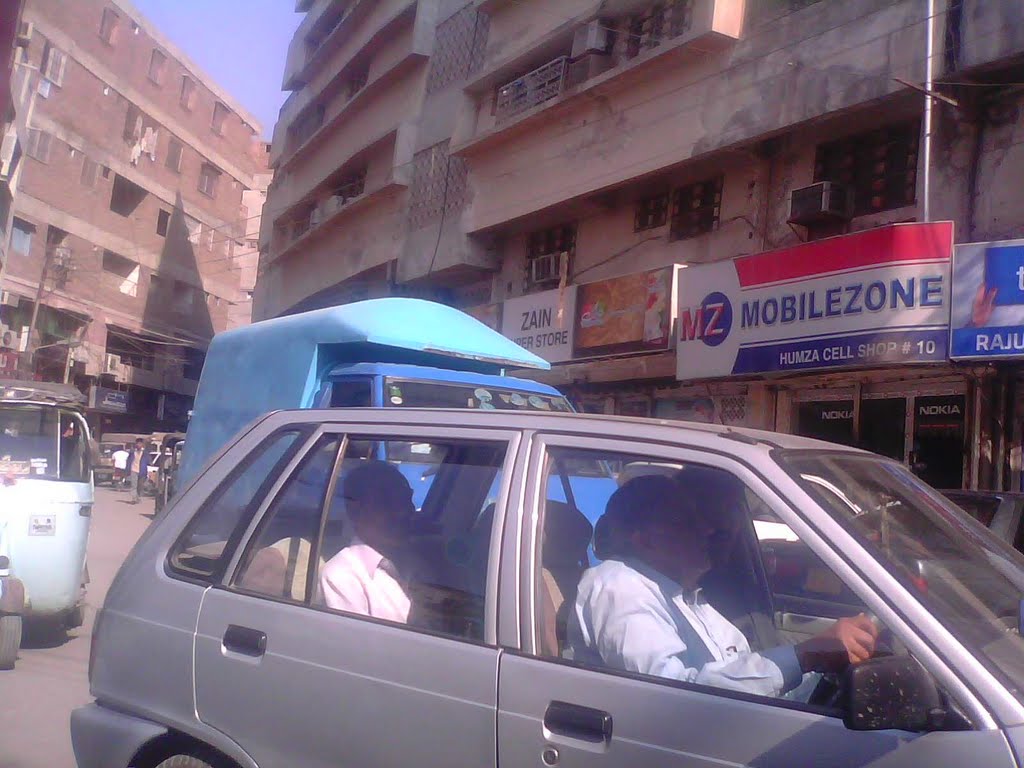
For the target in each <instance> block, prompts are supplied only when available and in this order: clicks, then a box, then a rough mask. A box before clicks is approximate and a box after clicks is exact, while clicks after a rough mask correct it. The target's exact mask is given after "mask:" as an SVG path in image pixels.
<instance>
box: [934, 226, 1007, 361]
mask: <svg viewBox="0 0 1024 768" xmlns="http://www.w3.org/2000/svg"><path fill="white" fill-rule="evenodd" d="M953 302H954V303H953V311H952V315H953V316H952V318H951V320H950V327H951V330H950V349H949V356H950V357H952V358H961V359H970V358H976V359H992V358H997V357H1002V358H1007V357H1024V240H1005V241H1002V242H995V243H966V244H964V245H958V246H957V247H956V253H955V255H954V257H953Z"/></svg>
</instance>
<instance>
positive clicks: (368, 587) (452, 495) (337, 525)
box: [315, 435, 508, 641]
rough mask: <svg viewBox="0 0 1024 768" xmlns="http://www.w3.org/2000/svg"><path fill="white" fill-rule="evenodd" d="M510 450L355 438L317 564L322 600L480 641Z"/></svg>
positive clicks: (342, 466)
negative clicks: (497, 499) (494, 498)
mask: <svg viewBox="0 0 1024 768" xmlns="http://www.w3.org/2000/svg"><path fill="white" fill-rule="evenodd" d="M507 451H508V446H507V444H506V443H503V442H490V441H486V442H485V441H469V440H424V439H419V438H417V439H400V438H396V439H387V440H381V439H374V438H372V437H365V436H360V435H354V436H350V438H349V440H348V443H347V449H346V451H345V455H344V457H343V459H342V461H341V463H340V467H339V474H338V478H337V481H336V484H335V489H334V494H333V496H332V499H331V502H330V507H329V511H328V516H327V519H326V521H325V524H324V535H323V541H322V545H321V548H320V553H321V562H320V563H318V568H319V572H318V582H317V583H318V591H317V595H316V598H315V600H316V604H318V605H319V606H320V607H323V608H327V609H330V610H336V611H342V612H345V613H351V614H358V615H363V616H369V617H372V618H375V619H381V620H385V621H391V622H396V623H399V624H405V625H408V626H410V627H414V628H417V629H424V630H429V631H433V632H437V633H440V634H443V635H448V636H452V637H458V638H464V639H468V640H474V641H482V640H483V637H484V599H485V591H486V589H485V587H486V580H487V558H488V552H489V548H490V542H491V531H492V527H493V519H494V510H495V506H494V505H493V504H486V503H485V502H486V500H487V498H488V495H489V492H490V491H491V489H492V488H493V487H494V484H495V482H496V480H497V479H498V478H500V476H501V473H502V469H503V466H504V462H505V457H506V454H507Z"/></svg>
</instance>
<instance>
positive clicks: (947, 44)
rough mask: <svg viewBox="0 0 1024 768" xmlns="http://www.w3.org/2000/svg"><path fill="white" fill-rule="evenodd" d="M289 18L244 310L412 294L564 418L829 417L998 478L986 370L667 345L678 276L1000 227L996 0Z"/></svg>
mask: <svg viewBox="0 0 1024 768" xmlns="http://www.w3.org/2000/svg"><path fill="white" fill-rule="evenodd" d="M298 9H299V10H304V11H305V13H306V17H305V19H304V21H303V23H302V25H301V26H300V28H299V31H298V33H297V34H296V37H295V39H294V41H293V43H292V48H291V50H290V55H289V61H288V65H287V69H286V73H285V78H284V85H285V87H286V88H287V89H290V90H292V91H293V93H292V96H291V98H290V99H289V100H288V103H287V104H286V105H285V108H284V109H283V110H282V113H281V118H280V121H279V123H278V125H277V127H276V129H275V133H274V142H273V149H272V152H271V156H272V160H271V163H272V165H273V167H274V168H275V169H276V170H277V176H276V177H275V182H274V184H273V185H272V186H271V190H270V194H269V205H268V210H271V211H273V212H274V214H273V216H268V217H265V219H264V222H263V229H262V234H261V242H260V246H261V268H260V269H261V273H260V278H259V280H258V283H257V288H256V298H255V307H254V316H256V317H269V316H275V315H279V314H282V313H287V312H292V311H297V310H300V309H303V308H309V307H315V306H324V305H328V304H332V303H339V302H343V301H351V300H354V299H357V298H363V297H368V296H377V295H387V294H411V295H422V296H428V297H432V298H436V299H439V300H442V301H446V302H449V303H452V304H455V305H456V306H460V307H462V308H465V309H466V310H467V311H470V312H472V313H473V314H475V315H476V316H478V317H480V318H481V319H484V320H485V321H487V322H491V323H492V324H494V325H495V327H500V328H501V329H502V331H503V332H504V333H506V334H507V335H509V336H511V337H513V338H517V339H521V340H522V341H523V343H527V344H533V345H534V348H535V349H537V350H540V351H541V353H542V354H545V355H547V356H548V357H549V359H551V360H552V361H553V362H554V363H556V364H555V366H554V368H553V370H552V371H551V372H550V373H549V374H545V375H544V376H543V378H545V379H546V380H548V381H549V382H551V383H554V384H555V385H557V386H559V387H561V388H562V389H563V390H565V391H566V392H567V393H569V394H570V395H571V396H572V397H573V399H574V400H575V401H576V403H577V404H578V405H579V406H580V407H581V408H584V409H587V410H598V411H606V412H614V413H628V414H640V415H654V416H663V417H668V418H709V419H714V420H715V421H721V422H723V423H727V424H738V425H749V426H760V427H768V428H772V429H779V430H782V431H794V432H804V433H810V434H823V435H827V436H829V435H830V436H832V437H833V438H834V439H841V440H844V441H846V442H853V443H857V444H861V445H866V446H867V447H870V448H873V449H875V450H878V451H880V452H883V453H889V454H890V455H893V456H894V457H896V458H900V459H903V460H905V461H908V462H911V463H915V464H920V465H922V466H924V465H926V464H927V465H929V466H931V467H932V469H931V470H928V471H931V472H932V474H931V475H930V476H929V479H931V480H932V481H933V482H935V483H937V484H941V483H948V484H952V485H968V486H971V487H976V486H978V485H979V484H980V485H982V486H985V485H986V484H988V483H990V482H995V480H996V478H997V475H998V473H999V472H1000V469H999V467H1000V466H1001V462H1002V461H1003V459H1001V458H1000V456H999V455H997V454H998V451H997V450H995V448H994V447H993V446H994V443H993V442H991V440H995V438H994V437H991V434H994V433H990V430H997V429H1001V427H998V425H995V421H997V420H998V418H999V417H998V416H997V413H996V411H995V410H992V409H991V408H989V406H988V405H987V403H989V402H990V401H991V399H992V398H993V397H995V396H996V395H995V394H994V393H995V390H993V389H992V387H994V386H996V384H995V383H994V381H995V380H994V379H993V378H992V377H993V372H992V370H991V369H989V368H985V367H984V366H982V367H978V366H973V367H969V366H963V365H957V364H954V363H951V362H950V361H949V360H948V359H947V357H946V356H945V354H944V353H943V354H942V355H936V358H935V359H932V358H929V359H927V360H925V359H914V360H911V361H910V362H907V363H905V364H904V363H901V362H900V361H898V360H890V359H885V360H882V359H878V360H873V361H862V362H859V363H856V364H848V365H844V366H840V367H838V368H836V369H835V370H831V369H830V370H828V371H824V372H822V371H819V370H817V369H814V370H813V372H811V368H808V369H807V371H806V372H801V371H800V370H797V369H793V370H787V371H781V370H761V371H751V372H748V373H747V374H745V375H737V374H733V373H727V374H723V375H714V376H700V377H694V376H690V375H688V374H687V373H686V371H687V368H686V366H685V365H683V364H682V363H681V358H682V357H683V355H684V353H685V354H698V353H699V354H707V350H706V349H705V350H702V351H700V352H697V351H696V350H694V349H693V348H692V347H691V348H687V347H685V346H684V345H682V344H681V343H678V342H677V339H678V338H679V331H680V326H679V322H678V321H679V318H680V316H681V314H682V313H683V312H684V310H685V309H686V308H685V307H682V306H677V300H678V294H679V290H678V288H679V286H683V285H686V284H687V283H686V281H688V280H689V279H690V275H691V274H692V276H693V279H694V280H698V279H700V276H701V275H702V274H705V273H701V272H700V271H698V270H697V269H696V268H697V267H699V266H701V265H705V264H714V263H719V262H732V260H735V259H742V258H743V257H749V256H754V255H757V254H775V255H777V258H778V260H780V262H781V261H782V260H785V259H797V258H799V256H797V255H794V254H793V253H790V251H792V250H793V249H794V248H799V247H800V246H801V245H802V244H804V243H807V242H812V241H818V240H823V239H825V238H829V237H834V238H837V239H836V241H835V242H837V243H839V244H838V245H835V244H834V243H833V241H829V242H830V243H832V244H830V245H829V246H827V247H828V248H832V249H847V250H849V249H853V250H856V249H857V248H859V247H861V246H860V244H862V243H865V242H867V241H866V240H864V239H863V238H861V236H860V235H859V234H858V233H866V232H868V231H870V230H875V229H877V228H879V227H887V226H889V225H895V224H905V223H913V222H924V221H952V222H953V224H954V228H953V232H954V236H955V239H956V242H958V243H962V242H971V241H975V240H997V239H1006V238H1011V237H1015V236H1016V237H1021V236H1022V234H1021V233H1022V232H1024V198H1022V197H1021V195H1020V194H1019V183H1018V182H1017V181H1015V179H1016V178H1017V177H1018V176H1019V174H1020V172H1021V169H1022V168H1024V148H1022V147H1024V145H1022V143H1021V138H1022V136H1024V133H1022V132H1024V123H1022V121H1021V118H1020V115H1021V111H1020V109H1021V105H1022V103H1024V95H1022V91H1021V88H1020V83H1021V82H1024V69H1022V68H1021V61H1022V56H1024V11H1022V7H1021V5H1020V2H1019V0H934V2H928V0H848V2H842V3H839V2H825V1H824V0H817V1H815V0H661V1H660V2H651V1H650V0H606V1H605V2H598V0H561V1H560V2H558V3H550V2H545V1H544V0H515V1H514V2H513V1H512V0H475V2H468V3H467V2H465V0H461V1H457V0H451V1H450V2H449V1H447V0H433V1H430V0H420V2H397V1H396V2H385V1H383V0H382V2H378V3H368V2H359V1H358V0H353V1H352V2H341V1H338V0H336V1H335V2H329V1H327V0H320V1H319V2H312V3H310V2H300V3H299V4H298ZM356 180H358V181H359V183H357V184H354V182H355V181H356ZM346 190H348V191H346ZM890 231H895V230H894V229H890V230H885V232H886V233H888V232H890ZM922 231H925V232H939V231H947V232H948V229H947V230H922ZM844 237H845V238H852V239H850V240H842V239H841V238H844ZM872 237H873V236H872ZM878 237H879V238H881V239H877V238H876V239H872V240H871V242H872V243H883V241H885V238H889V237H890V235H889V234H884V233H883V234H881V235H879V236H878ZM891 237H892V238H895V239H894V240H892V242H893V243H896V242H897V241H898V240H899V238H900V237H902V236H901V235H892V236H891ZM886 242H887V241H886ZM950 245H951V244H949V243H947V245H946V246H945V252H946V256H945V259H946V262H947V265H946V267H947V270H948V260H949V252H950V250H951V248H950ZM871 247H873V248H880V249H882V251H883V252H882V253H879V254H875V255H876V256H878V257H879V258H882V259H883V260H884V259H886V258H896V257H897V256H898V254H896V253H895V251H893V250H892V249H894V248H896V247H897V246H896V245H884V244H883V245H877V244H876V245H873V246H871ZM887 249H888V250H887ZM801 253H802V251H801ZM825 253H826V254H827V253H829V252H828V251H825ZM773 258H775V256H772V257H771V258H769V259H768V261H771V259H773ZM830 258H831V257H830V256H828V255H826V256H825V257H823V261H824V262H828V261H829V259H830ZM681 268H682V269H681ZM699 300H700V299H699V297H698V301H699ZM946 300H947V301H948V295H947V296H946ZM612 317H621V318H632V320H630V322H625V320H623V321H622V322H620V323H618V324H616V323H615V322H611V321H609V319H608V318H612ZM652 317H653V318H654V320H653V323H654V326H653V327H654V328H655V330H654V331H652V330H651V325H650V322H649V321H650V320H651V318H652ZM690 318H691V320H692V318H693V315H692V314H691V315H690ZM659 323H660V326H659ZM736 323H737V324H738V323H739V319H738V318H737V320H736ZM947 325H948V322H947ZM659 327H660V328H661V329H662V330H661V331H658V330H657V329H658V328H659ZM692 330H693V329H692V328H691V332H692ZM942 349H943V350H944V349H945V347H944V345H943V347H942ZM1002 391H1003V390H1000V392H1002ZM999 397H1002V395H999ZM830 404H832V405H835V406H836V407H832V405H830ZM935 409H939V411H942V409H945V410H946V411H954V410H955V411H957V412H958V413H959V414H960V418H959V420H958V421H957V420H955V419H954V421H953V422H949V423H943V424H941V425H937V424H934V423H932V422H930V421H929V419H928V418H926V416H927V415H928V414H930V413H931V412H932V411H933V410H935ZM834 414H839V416H836V417H835V418H833V416H834ZM825 416H828V417H829V420H828V423H826V419H825ZM932 421H934V420H932ZM832 422H841V423H838V424H836V423H832ZM883 422H884V423H887V424H896V425H898V426H899V429H897V430H888V431H885V430H883V432H885V434H881V433H879V431H878V430H876V429H874V428H873V427H872V424H875V423H883ZM994 425H995V426H994ZM830 429H831V430H832V432H829V431H828V430H830ZM986 435H989V436H990V437H989V438H986ZM986 439H990V443H989V448H991V450H989V451H988V452H987V453H986V449H985V448H984V447H983V446H984V445H985V440H986ZM965 448H967V450H968V453H969V458H968V459H967V460H963V458H962V454H963V452H964V449H965ZM922 471H925V470H922Z"/></svg>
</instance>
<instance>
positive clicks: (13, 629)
mask: <svg viewBox="0 0 1024 768" xmlns="http://www.w3.org/2000/svg"><path fill="white" fill-rule="evenodd" d="M20 647H21V616H16V615H13V614H9V615H6V616H0V669H14V662H15V661H16V660H17V658H18V649H19V648H20Z"/></svg>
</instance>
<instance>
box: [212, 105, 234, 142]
mask: <svg viewBox="0 0 1024 768" xmlns="http://www.w3.org/2000/svg"><path fill="white" fill-rule="evenodd" d="M230 111H231V110H229V109H228V108H227V107H226V106H225V105H223V104H221V103H220V102H219V101H218V102H217V103H215V104H214V105H213V120H212V121H211V122H210V128H211V129H212V130H213V132H214V133H216V134H218V135H220V136H223V135H224V122H225V121H226V120H227V119H228V112H230Z"/></svg>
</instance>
